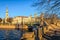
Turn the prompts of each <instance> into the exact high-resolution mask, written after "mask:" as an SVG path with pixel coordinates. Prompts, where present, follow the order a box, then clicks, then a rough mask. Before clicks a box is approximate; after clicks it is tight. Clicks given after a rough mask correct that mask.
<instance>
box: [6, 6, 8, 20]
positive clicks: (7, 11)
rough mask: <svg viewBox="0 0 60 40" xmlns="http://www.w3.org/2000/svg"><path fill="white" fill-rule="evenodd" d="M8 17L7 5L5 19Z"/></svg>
mask: <svg viewBox="0 0 60 40" xmlns="http://www.w3.org/2000/svg"><path fill="white" fill-rule="evenodd" d="M7 18H8V7H6V19H7Z"/></svg>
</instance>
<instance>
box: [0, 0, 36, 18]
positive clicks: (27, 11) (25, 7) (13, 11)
mask: <svg viewBox="0 0 60 40" xmlns="http://www.w3.org/2000/svg"><path fill="white" fill-rule="evenodd" d="M34 1H35V0H0V18H5V15H6V7H8V13H9V17H15V16H30V15H31V14H32V15H34V13H36V10H35V8H34V7H32V4H33V3H34Z"/></svg>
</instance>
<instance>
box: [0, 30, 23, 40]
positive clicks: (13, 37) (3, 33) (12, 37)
mask: <svg viewBox="0 0 60 40" xmlns="http://www.w3.org/2000/svg"><path fill="white" fill-rule="evenodd" d="M21 33H22V32H21V31H20V30H0V40H20V38H21Z"/></svg>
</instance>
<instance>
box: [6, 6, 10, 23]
mask: <svg viewBox="0 0 60 40" xmlns="http://www.w3.org/2000/svg"><path fill="white" fill-rule="evenodd" d="M7 18H9V16H8V7H6V15H5V23H7Z"/></svg>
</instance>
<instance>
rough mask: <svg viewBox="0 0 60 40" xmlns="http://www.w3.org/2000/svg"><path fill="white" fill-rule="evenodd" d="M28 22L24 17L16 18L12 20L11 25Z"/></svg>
mask: <svg viewBox="0 0 60 40" xmlns="http://www.w3.org/2000/svg"><path fill="white" fill-rule="evenodd" d="M27 22H28V17H26V16H16V17H14V18H13V21H12V24H16V23H19V24H21V23H23V24H24V23H27Z"/></svg>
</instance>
